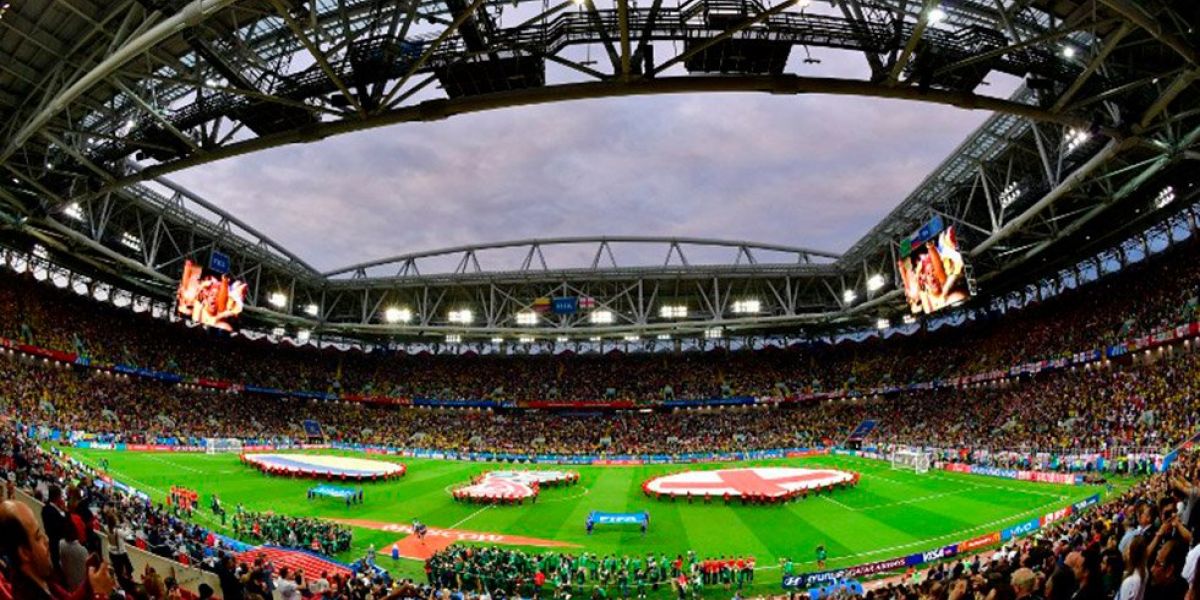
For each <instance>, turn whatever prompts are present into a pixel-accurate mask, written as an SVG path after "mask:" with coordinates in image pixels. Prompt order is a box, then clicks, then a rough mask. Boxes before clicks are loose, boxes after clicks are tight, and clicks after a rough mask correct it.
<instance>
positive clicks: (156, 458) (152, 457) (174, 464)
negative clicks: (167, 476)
mask: <svg viewBox="0 0 1200 600" xmlns="http://www.w3.org/2000/svg"><path fill="white" fill-rule="evenodd" d="M147 458H149V459H150V460H153V461H155V462H160V463H163V464H164V465H169V466H172V467H174V468H176V469H183V470H184V471H191V472H193V473H205V472H206V471H204V470H201V469H197V468H195V467H189V466H187V465H181V464H179V463H177V462H175V461H171V460H167V459H165V458H162V457H160V456H155V455H153V454H150V455H148V456H147Z"/></svg>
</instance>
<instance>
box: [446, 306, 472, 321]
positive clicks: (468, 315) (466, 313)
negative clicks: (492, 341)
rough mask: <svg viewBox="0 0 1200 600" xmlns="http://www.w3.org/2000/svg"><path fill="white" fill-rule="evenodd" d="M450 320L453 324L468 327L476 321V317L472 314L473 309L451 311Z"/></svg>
mask: <svg viewBox="0 0 1200 600" xmlns="http://www.w3.org/2000/svg"><path fill="white" fill-rule="evenodd" d="M448 318H449V320H450V322H451V323H459V324H462V325H468V324H470V323H471V322H472V321H474V320H475V315H474V313H472V312H471V309H469V308H463V309H459V310H452V311H450V314H449V316H448Z"/></svg>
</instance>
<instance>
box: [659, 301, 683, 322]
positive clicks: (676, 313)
mask: <svg viewBox="0 0 1200 600" xmlns="http://www.w3.org/2000/svg"><path fill="white" fill-rule="evenodd" d="M687 313H688V309H687V307H686V306H684V305H682V304H676V305H670V304H667V305H664V306H663V307H662V308H659V309H658V316H660V317H662V318H664V319H682V318H685V317H687Z"/></svg>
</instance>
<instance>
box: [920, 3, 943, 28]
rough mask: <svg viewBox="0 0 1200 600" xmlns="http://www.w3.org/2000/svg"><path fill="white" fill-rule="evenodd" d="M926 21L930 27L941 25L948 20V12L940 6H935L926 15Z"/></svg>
mask: <svg viewBox="0 0 1200 600" xmlns="http://www.w3.org/2000/svg"><path fill="white" fill-rule="evenodd" d="M925 20H926V21H927V22H928V23H929V24H930V25H934V24H937V23H941V22H942V21H945V20H946V11H944V10H942V8H941V7H940V6H935V7H933V8H931V9H929V14H927V15H925Z"/></svg>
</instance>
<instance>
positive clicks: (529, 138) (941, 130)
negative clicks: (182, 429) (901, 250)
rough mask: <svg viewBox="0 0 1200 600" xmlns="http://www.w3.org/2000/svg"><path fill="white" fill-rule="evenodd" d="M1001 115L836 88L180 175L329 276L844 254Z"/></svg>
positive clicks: (501, 119)
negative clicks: (600, 241) (356, 267)
mask: <svg viewBox="0 0 1200 600" xmlns="http://www.w3.org/2000/svg"><path fill="white" fill-rule="evenodd" d="M853 58H854V59H856V60H858V61H862V59H861V57H853ZM845 60H851V57H847V58H846V59H845ZM834 62H836V61H834ZM835 67H836V65H835ZM818 74H822V75H823V74H825V73H818ZM994 91H995V90H992V91H990V92H988V93H994ZM987 116H988V115H987V114H986V113H983V112H968V111H964V110H959V109H956V108H951V107H945V106H935V105H927V104H922V103H916V102H903V101H894V100H877V99H870V98H848V97H833V96H779V97H776V96H769V95H765V94H705V95H698V94H692V95H677V96H650V97H634V98H620V99H600V100H586V101H576V102H568V103H558V104H552V105H544V106H534V107H523V108H511V109H503V110H498V111H491V112H485V113H477V114H470V115H463V116H457V117H453V118H451V119H449V120H446V121H441V122H434V123H414V124H403V125H397V126H392V127H385V128H380V129H374V130H370V131H366V132H360V133H355V134H350V135H345V136H341V137H335V138H330V139H327V140H324V141H321V142H318V143H314V144H307V145H298V146H289V147H283V148H278V149H274V150H270V151H265V152H258V153H255V154H252V155H249V156H244V157H239V158H234V159H228V160H225V161H222V162H218V163H214V164H209V165H205V166H202V167H199V168H194V169H191V170H188V171H184V172H181V173H176V174H174V175H172V178H173V179H175V180H177V181H179V182H181V183H183V184H185V185H187V186H188V187H190V188H191V189H193V190H194V191H196V192H198V193H199V194H201V195H202V196H204V197H205V198H207V199H209V200H211V201H213V202H215V203H216V204H217V205H219V206H221V207H222V208H225V209H227V210H229V211H231V212H232V213H233V214H235V215H237V216H239V217H240V218H242V219H243V220H244V221H246V222H247V223H249V224H250V225H252V226H254V227H256V228H258V229H259V230H260V231H262V232H263V233H265V234H267V235H269V236H271V237H272V238H274V239H275V240H277V241H279V242H281V243H282V244H283V245H285V246H286V247H287V248H289V249H290V250H292V251H294V252H296V253H297V254H298V255H299V256H301V257H302V258H303V259H305V260H306V261H308V262H309V263H310V264H312V265H313V266H315V267H317V268H318V269H322V270H325V269H332V268H334V267H341V266H346V265H349V264H352V263H356V262H361V261H365V260H370V259H374V258H381V257H384V256H391V255H396V254H401V253H405V252H413V251H419V250H430V249H434V248H441V247H448V246H455V245H460V244H471V243H480V242H495V241H503V240H515V239H523V238H536V237H550V236H590V235H662V236H694V237H711V238H721V239H745V240H751V241H757V242H768V243H776V244H787V245H797V246H806V247H811V248H817V249H823V250H829V251H833V252H841V251H843V250H845V249H847V248H848V247H849V246H850V245H851V244H853V243H854V242H855V241H856V240H857V239H859V238H860V237H861V236H862V235H863V234H864V233H865V232H866V231H867V230H868V229H869V228H870V227H871V226H873V225H874V224H875V223H877V222H878V221H879V220H880V219H881V218H883V217H884V216H885V215H886V214H887V212H888V211H889V210H891V209H892V208H893V207H895V206H896V204H897V203H898V202H899V201H900V200H902V199H903V198H904V197H905V196H906V195H908V193H909V192H911V191H912V190H913V189H914V188H915V186H916V185H917V184H918V183H919V182H920V181H921V179H923V178H924V177H925V176H926V175H927V174H928V173H929V172H930V171H931V170H932V169H933V168H934V167H935V166H937V165H938V164H939V163H940V162H941V161H942V160H944V159H945V158H946V157H947V156H948V155H949V154H950V152H951V151H952V150H953V149H954V148H955V147H956V146H957V145H958V144H960V143H961V142H962V141H963V139H964V138H965V137H966V135H967V134H968V133H970V132H971V131H972V130H973V129H975V128H976V127H978V125H979V124H980V123H982V122H983V120H984V119H985V118H986V117H987Z"/></svg>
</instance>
